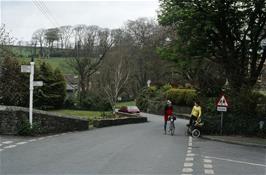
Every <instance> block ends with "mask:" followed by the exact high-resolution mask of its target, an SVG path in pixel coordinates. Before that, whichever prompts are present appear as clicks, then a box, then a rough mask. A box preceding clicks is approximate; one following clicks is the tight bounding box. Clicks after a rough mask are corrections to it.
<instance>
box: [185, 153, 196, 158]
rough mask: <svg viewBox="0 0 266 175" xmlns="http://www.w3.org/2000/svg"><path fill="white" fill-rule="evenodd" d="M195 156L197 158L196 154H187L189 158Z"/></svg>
mask: <svg viewBox="0 0 266 175" xmlns="http://www.w3.org/2000/svg"><path fill="white" fill-rule="evenodd" d="M193 156H195V154H192V153H191V154H187V157H193Z"/></svg>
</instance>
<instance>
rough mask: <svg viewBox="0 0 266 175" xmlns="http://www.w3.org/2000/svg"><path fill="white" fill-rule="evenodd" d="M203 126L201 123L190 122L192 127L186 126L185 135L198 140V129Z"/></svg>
mask: <svg viewBox="0 0 266 175" xmlns="http://www.w3.org/2000/svg"><path fill="white" fill-rule="evenodd" d="M203 125H204V123H201V121H192V125H191V126H189V125H187V132H186V133H187V135H191V136H192V137H195V138H198V137H200V134H201V133H200V128H201V127H202V126H203Z"/></svg>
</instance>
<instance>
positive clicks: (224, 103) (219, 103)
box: [217, 95, 228, 107]
mask: <svg viewBox="0 0 266 175" xmlns="http://www.w3.org/2000/svg"><path fill="white" fill-rule="evenodd" d="M217 106H224V107H228V103H227V100H226V98H225V96H224V95H223V96H222V97H221V98H220V100H219V101H218V103H217Z"/></svg>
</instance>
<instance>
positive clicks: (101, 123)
mask: <svg viewBox="0 0 266 175" xmlns="http://www.w3.org/2000/svg"><path fill="white" fill-rule="evenodd" d="M119 115H120V117H122V116H121V113H120V114H119ZM147 121H148V119H147V117H141V116H131V117H129V116H127V117H123V118H116V119H99V120H94V121H93V126H94V127H95V128H102V127H107V126H115V125H124V124H134V123H144V122H147Z"/></svg>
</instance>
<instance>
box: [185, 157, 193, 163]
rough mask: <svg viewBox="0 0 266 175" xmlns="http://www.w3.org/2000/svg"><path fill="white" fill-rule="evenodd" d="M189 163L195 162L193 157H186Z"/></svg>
mask: <svg viewBox="0 0 266 175" xmlns="http://www.w3.org/2000/svg"><path fill="white" fill-rule="evenodd" d="M189 161H194V158H193V157H186V162H189Z"/></svg>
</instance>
